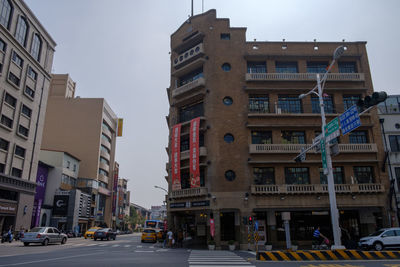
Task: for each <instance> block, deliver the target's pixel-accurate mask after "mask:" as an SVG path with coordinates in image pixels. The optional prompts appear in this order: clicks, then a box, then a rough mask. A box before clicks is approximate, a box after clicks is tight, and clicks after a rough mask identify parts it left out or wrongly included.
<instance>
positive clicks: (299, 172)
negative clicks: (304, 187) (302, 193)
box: [285, 168, 310, 184]
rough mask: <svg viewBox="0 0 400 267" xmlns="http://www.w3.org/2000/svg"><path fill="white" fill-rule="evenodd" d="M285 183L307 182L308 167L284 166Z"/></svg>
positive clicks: (308, 179) (308, 181)
mask: <svg viewBox="0 0 400 267" xmlns="http://www.w3.org/2000/svg"><path fill="white" fill-rule="evenodd" d="M285 183H286V184H309V183H310V177H309V174H308V168H285Z"/></svg>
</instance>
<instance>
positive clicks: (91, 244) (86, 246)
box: [85, 244, 97, 247]
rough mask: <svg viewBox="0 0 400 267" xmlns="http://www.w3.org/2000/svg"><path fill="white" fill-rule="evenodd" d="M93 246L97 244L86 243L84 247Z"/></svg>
mask: <svg viewBox="0 0 400 267" xmlns="http://www.w3.org/2000/svg"><path fill="white" fill-rule="evenodd" d="M93 246H97V244H87V245H86V246H85V247H93Z"/></svg>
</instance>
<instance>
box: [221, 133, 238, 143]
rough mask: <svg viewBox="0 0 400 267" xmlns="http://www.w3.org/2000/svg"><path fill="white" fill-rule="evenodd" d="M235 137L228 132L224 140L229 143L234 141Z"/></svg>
mask: <svg viewBox="0 0 400 267" xmlns="http://www.w3.org/2000/svg"><path fill="white" fill-rule="evenodd" d="M234 140H235V138H234V137H233V135H232V134H230V133H228V134H225V135H224V141H225V142H227V143H228V144H230V143H233V141H234Z"/></svg>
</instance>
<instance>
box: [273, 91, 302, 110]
mask: <svg viewBox="0 0 400 267" xmlns="http://www.w3.org/2000/svg"><path fill="white" fill-rule="evenodd" d="M276 112H277V113H303V108H302V106H301V100H300V99H299V97H298V96H287V95H279V96H278V110H276Z"/></svg>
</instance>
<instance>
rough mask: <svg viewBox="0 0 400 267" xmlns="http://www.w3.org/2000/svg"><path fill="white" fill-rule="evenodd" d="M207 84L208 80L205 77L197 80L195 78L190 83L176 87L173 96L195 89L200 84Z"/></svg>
mask: <svg viewBox="0 0 400 267" xmlns="http://www.w3.org/2000/svg"><path fill="white" fill-rule="evenodd" d="M205 85H206V80H205V79H204V77H200V78H198V79H197V80H194V81H192V82H190V83H187V84H185V85H182V86H180V87H177V88H175V89H174V90H173V91H172V97H177V96H179V95H182V94H185V93H188V92H190V91H191V90H194V89H196V88H198V87H200V86H205Z"/></svg>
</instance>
